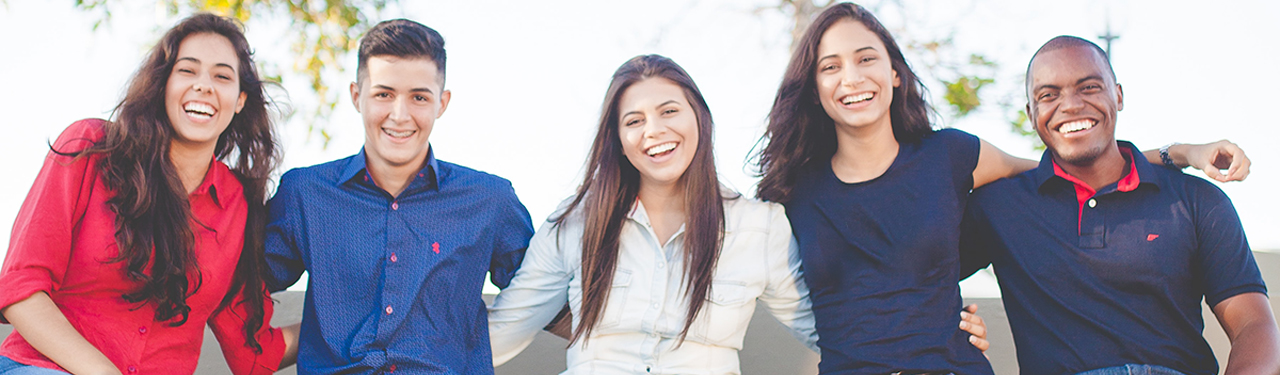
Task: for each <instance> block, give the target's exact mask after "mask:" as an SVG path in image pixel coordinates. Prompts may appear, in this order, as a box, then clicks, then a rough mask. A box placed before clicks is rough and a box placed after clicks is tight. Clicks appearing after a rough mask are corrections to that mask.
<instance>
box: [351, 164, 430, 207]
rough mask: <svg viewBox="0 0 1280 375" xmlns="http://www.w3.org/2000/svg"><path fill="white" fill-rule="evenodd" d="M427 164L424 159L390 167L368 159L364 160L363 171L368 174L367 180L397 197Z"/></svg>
mask: <svg viewBox="0 0 1280 375" xmlns="http://www.w3.org/2000/svg"><path fill="white" fill-rule="evenodd" d="M426 163H427V160H426V157H423V158H422V159H421V161H419V162H417V163H409V164H405V165H391V164H388V163H386V162H375V161H373V160H371V159H369V158H365V170H366V171H368V172H369V178H372V179H373V182H374V183H375V184H378V187H380V188H382V190H385V191H386V192H387V194H391V196H392V197H393V198H394V197H399V196H400V193H402V192H404V189H405V188H406V187H408V186H409V183H410V182H412V181H413V178H414V176H417V175H418V172H419V171H422V168H423V167H424V166H425V164H426Z"/></svg>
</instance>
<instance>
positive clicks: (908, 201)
mask: <svg viewBox="0 0 1280 375" xmlns="http://www.w3.org/2000/svg"><path fill="white" fill-rule="evenodd" d="M979 148H980V146H979V141H978V139H977V138H976V137H974V136H973V135H970V134H968V133H965V132H962V131H959V130H953V129H944V130H939V131H937V132H934V133H932V134H929V135H927V136H925V137H924V138H922V139H921V140H920V141H919V142H915V143H902V144H900V145H899V150H898V156H897V158H895V159H894V161H893V164H892V165H890V166H889V169H888V170H886V171H885V172H884V174H883V175H881V176H880V177H877V178H875V179H872V180H869V181H865V182H860V183H854V184H846V183H844V182H841V181H840V180H839V179H838V178H836V176H835V174H834V173H833V172H832V170H831V164H830V163H829V162H828V161H826V160H820V161H817V162H815V163H813V164H814V165H813V166H812V167H810V168H808V169H807V170H805V171H803V172H802V174H801V175H800V177H799V178H798V180H797V182H796V186H795V189H794V190H793V198H792V199H791V201H790V202H787V203H785V204H784V205H785V206H786V208H787V217H788V218H790V219H791V227H792V228H793V231H794V233H795V236H796V239H797V241H798V242H799V244H800V254H801V259H802V262H803V265H804V278H805V282H806V283H808V284H809V289H810V294H809V296H810V298H811V299H812V300H813V313H814V318H815V319H816V326H817V330H818V346H819V348H821V350H822V361H821V362H820V363H819V364H818V370H819V372H821V373H823V374H874V373H878V374H887V373H891V372H896V371H902V372H904V373H922V372H954V373H956V374H962V375H972V374H991V373H992V370H991V365H990V364H989V363H988V362H987V359H986V357H984V356H983V355H982V353H981V351H979V350H978V349H977V348H975V347H973V345H971V344H969V340H968V338H969V334H968V333H965V332H963V331H960V329H959V328H958V327H959V324H960V309H961V307H962V306H961V304H962V301H961V299H960V288H959V286H958V285H957V281H958V280H959V275H958V273H959V272H960V257H959V251H958V248H959V240H960V232H959V231H960V219H961V217H962V215H963V213H964V207H965V202H966V201H967V198H968V195H969V190H970V189H971V188H972V186H973V170H974V168H975V167H976V166H977V163H978V150H979Z"/></svg>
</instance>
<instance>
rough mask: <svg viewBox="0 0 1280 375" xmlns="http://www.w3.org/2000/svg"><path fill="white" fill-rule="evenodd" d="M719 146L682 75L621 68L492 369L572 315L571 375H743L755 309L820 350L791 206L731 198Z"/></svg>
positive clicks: (531, 257)
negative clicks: (742, 356)
mask: <svg viewBox="0 0 1280 375" xmlns="http://www.w3.org/2000/svg"><path fill="white" fill-rule="evenodd" d="M711 140H712V121H711V114H710V112H709V110H708V108H707V105H706V102H705V100H703V97H702V94H701V92H700V91H699V90H698V88H697V86H696V85H695V84H694V83H693V80H692V78H690V77H689V75H688V73H686V72H685V71H684V70H683V69H682V68H680V66H679V65H676V64H675V62H673V61H671V60H670V59H667V58H665V57H662V56H657V55H646V56H638V57H635V58H632V59H631V60H629V61H627V62H626V63H625V64H623V65H622V66H621V67H620V68H618V70H617V71H616V72H615V73H614V76H613V81H612V83H611V84H610V85H609V90H608V92H607V93H606V96H605V101H604V108H603V110H602V114H601V118H600V128H599V131H598V133H597V135H596V138H595V141H594V144H593V145H592V148H591V154H590V159H589V161H588V164H587V172H586V178H585V180H584V182H583V183H582V185H581V186H580V187H579V189H578V192H577V194H576V195H575V196H574V197H573V198H571V199H569V200H567V201H566V202H565V203H564V204H562V205H561V207H560V209H559V210H557V212H556V213H555V214H553V215H552V216H551V217H550V218H549V219H548V220H547V222H546V223H544V224H543V225H542V227H541V228H540V229H539V230H538V232H537V234H535V235H534V237H533V239H532V240H531V242H530V244H529V249H528V252H527V253H526V255H525V258H524V262H523V263H522V264H521V266H520V269H519V271H517V272H516V276H515V278H514V279H513V280H512V281H511V284H510V286H508V287H507V288H506V289H505V290H503V291H502V292H501V293H500V294H499V295H498V297H497V300H496V301H495V302H494V304H493V306H491V307H490V308H489V334H490V340H491V342H492V345H493V355H494V364H495V366H497V365H501V364H502V363H505V362H506V361H508V360H510V359H511V358H513V357H515V356H516V354H518V353H519V352H520V351H521V350H523V349H524V348H525V347H527V346H528V345H529V344H530V343H531V342H533V339H534V335H535V334H536V333H537V332H538V331H539V330H541V329H542V328H543V327H544V326H546V325H547V324H548V323H550V322H551V321H552V320H553V319H554V318H555V317H556V315H557V314H558V313H559V312H560V310H561V307H562V306H564V305H565V304H566V303H568V306H569V307H570V309H571V311H572V318H573V327H574V328H573V333H572V336H571V338H570V346H569V349H568V353H567V357H568V358H567V365H568V369H567V370H566V371H565V372H564V374H635V373H654V374H738V373H740V372H741V371H740V369H739V366H738V350H739V349H741V348H742V340H743V335H744V334H745V333H746V329H747V323H748V322H749V321H750V320H751V315H752V313H753V312H754V311H755V305H756V301H760V302H763V303H764V304H765V308H766V309H767V310H768V311H769V312H770V313H771V314H772V315H773V316H774V317H775V318H777V319H778V321H779V322H781V323H782V324H783V325H784V326H786V327H787V328H788V329H789V330H790V331H791V333H792V335H794V336H795V337H796V338H797V339H798V340H800V341H801V342H802V343H804V344H805V345H806V346H808V347H809V348H810V349H813V350H815V351H817V346H816V344H815V343H816V341H817V334H816V333H815V332H814V328H813V327H814V322H813V314H812V312H811V309H810V304H809V299H808V294H809V290H808V288H807V287H806V286H805V284H804V281H803V278H802V277H801V276H802V275H801V270H800V261H799V257H798V254H797V248H796V243H795V240H794V238H793V237H792V235H791V226H790V224H788V222H787V218H786V215H785V213H784V212H783V208H782V206H781V205H778V204H775V203H764V202H760V201H756V200H752V199H747V198H742V197H740V196H739V195H738V194H737V193H734V192H732V191H729V190H727V189H724V188H723V187H721V186H720V184H719V181H718V180H717V178H716V172H715V163H714V161H713V158H712V147H711ZM722 235H723V236H722ZM584 257H586V258H587V259H583V258H584ZM584 270H588V271H586V272H584ZM584 275H588V277H584ZM696 301H701V303H694V302H696ZM975 323H976V324H973V325H972V326H974V327H975V328H974V331H976V332H978V333H979V335H980V336H984V335H985V326H982V325H981V323H980V320H978V321H976V322H975Z"/></svg>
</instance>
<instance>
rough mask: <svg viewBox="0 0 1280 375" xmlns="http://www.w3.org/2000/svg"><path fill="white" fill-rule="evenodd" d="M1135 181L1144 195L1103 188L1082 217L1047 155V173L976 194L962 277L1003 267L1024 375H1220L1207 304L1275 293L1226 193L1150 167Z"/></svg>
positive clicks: (1142, 165) (1043, 168) (1043, 165)
mask: <svg viewBox="0 0 1280 375" xmlns="http://www.w3.org/2000/svg"><path fill="white" fill-rule="evenodd" d="M1120 147H1122V148H1127V149H1129V150H1131V151H1132V152H1133V155H1142V153H1141V152H1140V151H1138V150H1137V148H1136V147H1134V146H1133V145H1132V144H1129V143H1128V142H1120ZM1136 170H1137V173H1138V179H1139V180H1140V182H1139V185H1138V187H1137V189H1135V190H1133V191H1130V192H1121V191H1118V190H1117V185H1116V184H1114V183H1113V184H1111V185H1109V186H1105V187H1103V188H1101V189H1099V190H1098V192H1097V193H1096V194H1095V195H1094V196H1093V198H1091V201H1092V202H1093V203H1092V204H1089V205H1085V208H1084V211H1083V213H1079V212H1078V210H1079V206H1078V203H1077V202H1078V201H1077V197H1076V192H1075V188H1074V185H1073V184H1072V183H1071V182H1069V181H1067V180H1066V179H1064V178H1062V177H1059V176H1056V175H1054V171H1053V162H1052V156H1051V154H1050V153H1049V152H1045V154H1044V157H1043V159H1042V160H1041V162H1040V166H1039V167H1038V168H1036V169H1033V170H1030V171H1027V172H1025V173H1023V174H1021V175H1018V176H1016V177H1014V178H1010V179H1006V180H1001V181H997V182H994V183H991V184H989V185H987V186H984V187H982V188H980V189H977V190H976V191H974V193H973V196H972V198H971V202H970V203H971V204H970V205H969V209H968V212H967V213H966V217H965V226H964V230H963V231H964V236H963V237H962V241H961V243H962V247H961V249H962V253H963V259H964V260H963V262H964V267H965V274H966V275H967V274H968V273H969V272H971V271H973V270H976V269H979V268H982V267H985V266H986V264H987V263H988V262H990V263H991V264H993V265H994V267H995V271H996V276H997V277H998V278H999V281H1000V290H1001V292H1002V293H1003V297H1004V307H1005V310H1006V311H1007V312H1008V315H1009V325H1010V326H1011V328H1012V329H1013V337H1014V341H1015V342H1016V343H1017V348H1018V363H1019V368H1020V369H1021V371H1022V373H1023V374H1073V373H1077V372H1081V371H1086V370H1090V369H1096V368H1103V367H1110V366H1118V365H1123V364H1126V363H1141V364H1150V365H1159V366H1164V367H1169V368H1173V369H1176V370H1178V371H1181V372H1185V373H1188V374H1217V373H1218V365H1217V361H1216V360H1215V359H1214V356H1213V352H1212V351H1210V349H1209V344H1208V343H1207V342H1205V340H1204V338H1203V336H1202V332H1203V330H1204V321H1203V317H1202V312H1201V306H1200V301H1201V299H1202V298H1203V299H1204V301H1205V302H1207V303H1208V304H1209V305H1210V306H1213V305H1216V304H1217V303H1218V302H1221V301H1222V300H1224V299H1227V298H1229V297H1231V296H1235V295H1238V294H1241V293H1248V292H1259V293H1266V287H1265V286H1264V284H1263V281H1262V276H1261V274H1260V273H1259V272H1258V266H1257V263H1255V262H1254V259H1253V253H1252V252H1250V251H1249V244H1248V242H1247V241H1246V240H1245V234H1244V229H1243V228H1242V227H1241V225H1240V219H1239V217H1238V216H1237V215H1236V211H1235V207H1233V206H1232V205H1231V200H1230V199H1228V198H1227V196H1226V195H1225V194H1223V193H1222V190H1220V189H1218V187H1217V186H1214V185H1213V184H1211V183H1209V182H1208V181H1205V180H1203V179H1200V178H1197V177H1193V176H1189V175H1186V174H1183V173H1182V172H1181V171H1175V170H1170V169H1166V168H1157V167H1153V166H1152V164H1150V163H1147V162H1142V161H1139V162H1138V163H1136ZM1077 215H1079V216H1077ZM1077 220H1079V222H1078V223H1077ZM1077 225H1079V228H1077ZM1080 233H1085V235H1083V236H1082V235H1080ZM1086 237H1088V238H1086Z"/></svg>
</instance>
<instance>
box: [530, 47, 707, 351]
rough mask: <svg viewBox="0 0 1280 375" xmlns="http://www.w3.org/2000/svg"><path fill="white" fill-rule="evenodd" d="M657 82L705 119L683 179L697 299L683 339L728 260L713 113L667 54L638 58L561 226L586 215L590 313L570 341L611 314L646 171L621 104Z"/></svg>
mask: <svg viewBox="0 0 1280 375" xmlns="http://www.w3.org/2000/svg"><path fill="white" fill-rule="evenodd" d="M650 78H665V79H667V80H670V81H671V82H674V83H675V84H677V85H679V86H680V87H681V88H682V89H684V94H685V99H687V100H688V101H689V104H690V106H691V107H693V112H694V114H695V115H696V117H697V119H698V149H697V150H696V151H695V152H694V154H693V161H692V162H691V163H689V168H688V169H686V170H685V172H684V175H682V176H681V177H680V180H681V182H682V183H683V185H684V187H685V198H684V200H685V207H686V210H685V212H687V214H688V216H687V217H686V218H685V232H684V254H683V255H684V278H682V285H683V286H684V287H685V293H686V294H687V296H688V299H689V310H688V314H687V315H686V316H685V322H684V329H683V330H682V331H680V340H681V341H683V340H684V337H685V336H686V335H687V334H688V333H689V326H690V325H692V324H693V320H694V318H696V317H697V316H698V311H700V310H701V309H702V306H703V304H704V302H705V301H706V300H707V296H708V294H709V293H710V291H711V279H712V277H713V276H714V272H715V265H716V261H717V259H719V257H720V246H721V243H722V242H723V239H724V236H723V233H724V202H723V201H722V199H724V197H722V196H721V194H720V182H719V180H718V179H717V177H716V166H715V160H714V158H713V156H712V155H713V154H712V149H711V137H712V121H711V110H710V109H709V108H708V107H707V102H706V100H705V99H703V97H702V92H701V91H700V90H698V86H697V85H696V84H694V83H693V78H691V77H689V73H687V72H685V71H684V69H683V68H681V67H680V65H676V63H675V62H674V61H671V59H669V58H666V57H663V56H659V55H644V56H636V57H634V58H632V59H631V60H627V62H626V63H624V64H622V66H621V67H618V70H617V71H615V72H614V73H613V81H611V82H610V83H609V90H608V91H607V92H606V93H605V96H604V104H603V107H602V109H601V111H600V123H599V125H600V127H599V130H598V131H597V132H596V138H595V141H594V142H593V143H592V144H591V156H590V157H589V158H588V159H587V165H586V174H585V176H584V178H583V181H582V185H580V186H578V192H577V195H576V196H574V198H573V201H572V202H571V203H569V205H568V207H567V208H566V209H565V210H564V213H562V214H561V215H560V216H559V217H557V218H555V219H554V220H555V223H556V224H555V225H556V226H557V227H560V226H561V225H563V224H564V223H565V222H566V221H568V220H570V215H571V214H572V213H573V212H574V210H576V209H581V210H582V212H583V215H581V217H583V218H584V225H583V227H584V229H583V232H582V295H583V297H582V309H581V310H580V311H581V316H580V317H579V320H580V324H579V325H578V326H577V327H574V329H573V336H572V337H571V338H570V341H569V344H570V345H572V344H573V343H575V342H577V341H578V340H579V339H581V340H584V341H583V342H584V343H585V342H586V341H585V340H586V338H587V337H588V336H589V335H590V333H591V330H592V329H593V328H594V327H595V325H596V323H598V322H599V321H600V317H601V315H602V313H603V312H604V309H605V301H607V300H608V299H609V290H610V289H612V287H613V274H614V272H616V270H617V268H618V246H619V235H620V234H621V232H622V225H623V223H624V222H625V221H626V219H627V214H628V213H629V212H631V209H632V207H633V205H634V204H635V202H636V199H637V196H638V194H639V192H640V173H639V172H638V171H637V170H636V168H635V166H634V165H631V162H630V161H629V160H627V157H626V155H624V154H623V153H622V140H621V138H620V135H619V132H618V126H619V121H620V109H619V108H618V102H619V101H620V100H621V98H622V94H623V93H625V92H626V91H627V89H628V88H630V87H631V85H633V84H635V83H637V82H640V81H643V80H646V79H650Z"/></svg>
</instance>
